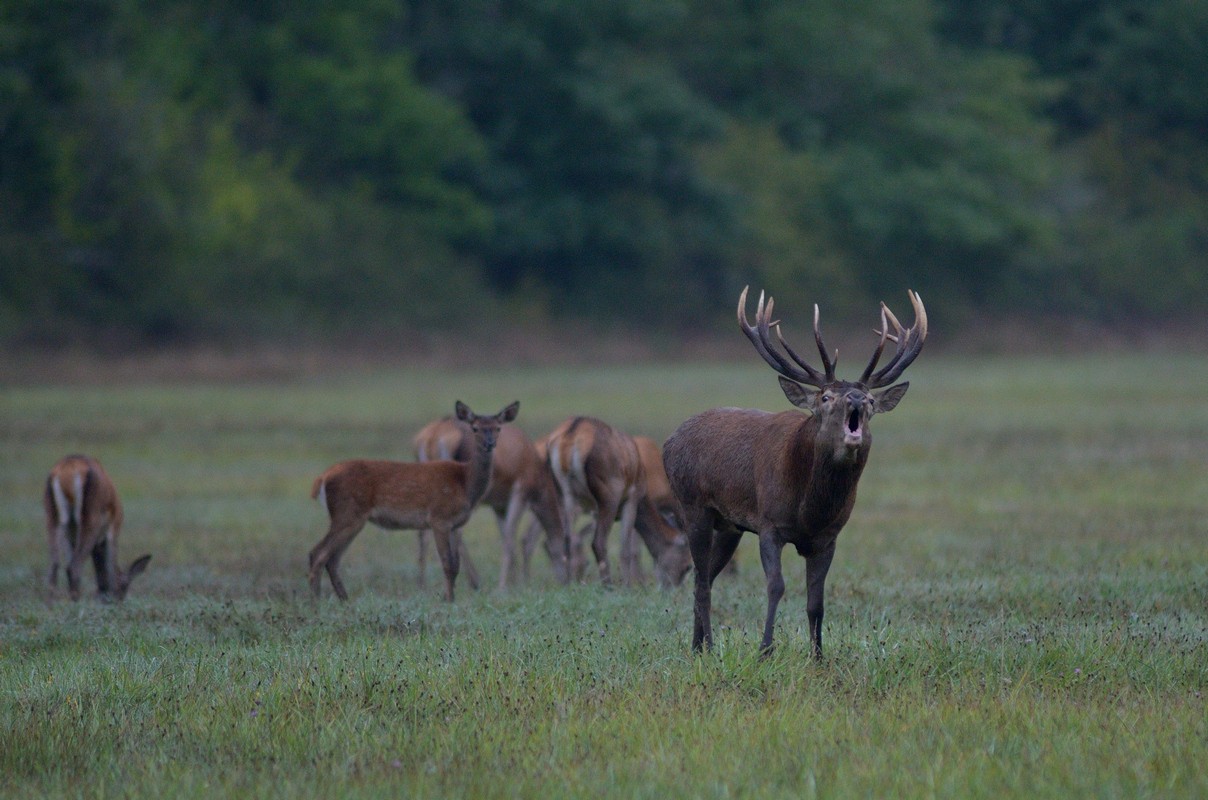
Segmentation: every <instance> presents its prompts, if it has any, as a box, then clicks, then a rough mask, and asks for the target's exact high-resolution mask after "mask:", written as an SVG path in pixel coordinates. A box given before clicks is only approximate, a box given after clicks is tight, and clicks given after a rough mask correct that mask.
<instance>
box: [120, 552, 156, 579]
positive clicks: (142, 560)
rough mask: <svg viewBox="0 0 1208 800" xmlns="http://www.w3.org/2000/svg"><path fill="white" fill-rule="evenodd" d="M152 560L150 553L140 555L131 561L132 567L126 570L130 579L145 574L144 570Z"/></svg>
mask: <svg viewBox="0 0 1208 800" xmlns="http://www.w3.org/2000/svg"><path fill="white" fill-rule="evenodd" d="M150 561H151V554H150V553H148V554H147V555H145V556H139V557H138V558H136V559H134V561H132V562H131V563H130V568H129V569H127V570H126V575H127V576H128V577H129V578H130V580H134V578H135V577H137V576H139V575H142V574H143V570H145V569H146V568H147V564H148V562H150Z"/></svg>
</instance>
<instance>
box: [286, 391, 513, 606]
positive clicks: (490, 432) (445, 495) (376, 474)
mask: <svg viewBox="0 0 1208 800" xmlns="http://www.w3.org/2000/svg"><path fill="white" fill-rule="evenodd" d="M454 410H455V413H456V417H457V419H459V420H461V421H462V422H465V423H466V424H468V425H469V426H470V431H471V433H472V434H473V437H474V457H473V458H472V459H470V460H469V461H468V462H465V463H462V462H458V461H429V462H427V463H425V464H417V463H405V462H400V461H366V460H355V461H343V462H340V463H339V464H336V465H334V466H332V467H330V468H328V469H327V471H326V472H324V473H323V474H322V475H320V476H319V477H318V478H316V479H315V483H314V487H313V488H312V489H311V497H313V498H316V499H317V500H318V501H319V502H320V504H322V506H323V508H324V509H325V510H326V511H327V514H328V516H329V517H330V518H331V527H330V528H329V530H328V532H327V535H326V536H324V537H323V539H322V540H321V541H320V542H319V543H318V544H317V545H315V547H314V549H312V550H311V551H310V588H311V591H313V592H314V593H315V595H316V596H318V594H319V585H320V579H321V578H322V574H323V569H324V568H326V569H327V575H328V577H329V578H330V579H331V588H332V589H333V590H335V593H336V596H338V597H339V598H340V599H341V600H347V599H348V592H347V591H345V589H344V583H343V581H341V580H340V574H339V568H340V559H341V558H342V557H343V555H344V551H345V550H347V549H348V545H349V544H350V543H351V542H352V540H353V539H354V538H355V537H356V535H357V534H358V533H360V532H361V529H362V528H363V527H365V523H366V522H372V523H373V524H374V525H377V526H378V527H379V528H384V529H387V530H421V529H424V528H428V529H431V530H432V533H433V535H434V536H435V538H436V550H437V552H438V553H439V554H440V561H441V566H442V567H443V568H444V572H445V599H446V600H449V601H452V600H453V584H454V583H455V582H456V580H457V573H458V570H459V569H460V566H461V565H460V558H459V557H458V554H459V551H460V547H459V541H460V539H461V527H462V525H464V524H465V523H466V520H468V519H469V518H470V514H471V512H473V510H474V506H476V505H477V504H478V501H479V500H480V499H481V498H482V496H483V494H484V493H485V492H486V490H487V483H488V482H489V480H490V477H491V451H493V450H494V449H495V441H496V439H497V437H498V436H499V429H500V426H502V425H503V424H504V423H506V422H511V421H512V420H514V419H515V418H516V413H517V412H518V411H519V410H520V403H518V402H517V403H512V404H511V405H509V406H508V407H507V408H505V409H503V410H502V411H500V412H499V413H498V414H495V415H493V416H489V417H488V416H479V415H477V414H475V413H474V412H473V411H471V410H470V409H469V408H468V407H467V406H466V405H465V404H464V403H462V402H461V401H460V400H458V401H457V404H456V405H455V406H454Z"/></svg>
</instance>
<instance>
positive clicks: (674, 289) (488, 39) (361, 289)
mask: <svg viewBox="0 0 1208 800" xmlns="http://www.w3.org/2000/svg"><path fill="white" fill-rule="evenodd" d="M1206 74H1208V4H1204V3H1201V2H1197V1H1196V0H1145V1H1144V2H1139V1H1133V2H1126V1H1125V0H1045V1H1044V2H1041V1H1040V0H855V1H854V2H853V0H763V1H762V2H751V1H750V0H581V1H580V2H559V1H558V0H412V1H411V2H397V1H395V0H355V1H354V0H322V2H319V1H318V0H294V1H293V2H288V3H287V2H283V1H282V0H263V2H258V3H245V2H238V1H237V0H193V1H192V2H187V1H185V0H0V337H3V338H5V339H7V340H10V341H13V340H27V341H34V342H37V341H56V340H58V339H61V338H62V337H65V336H76V335H87V334H93V333H98V332H101V333H110V332H120V333H122V334H123V335H128V336H132V337H137V338H146V339H164V338H168V339H171V338H179V337H196V336H200V337H205V336H210V335H223V334H225V333H230V332H231V331H251V332H253V333H257V334H262V335H266V336H282V335H290V334H292V333H294V332H296V331H299V330H304V331H311V332H316V331H317V332H324V331H336V330H345V329H354V328H356V327H357V326H360V325H363V324H365V323H366V321H372V322H373V323H374V324H383V323H384V324H391V325H393V324H399V323H402V324H410V325H415V326H433V325H437V326H441V325H452V324H461V323H465V322H473V321H482V320H493V321H498V322H504V321H507V320H509V319H520V318H532V317H537V318H546V319H554V320H557V319H562V318H567V317H575V318H586V319H589V320H590V319H595V320H599V321H601V322H603V321H621V322H633V323H637V322H641V323H642V324H644V325H650V324H654V325H656V326H659V327H662V328H664V329H671V330H678V329H687V328H691V327H692V326H694V325H698V324H700V321H701V319H702V318H708V319H713V318H715V315H716V314H717V313H718V309H721V308H728V307H729V306H731V305H732V304H733V302H734V300H733V298H734V297H735V296H736V294H737V290H738V289H739V288H741V286H742V285H743V284H745V283H747V282H750V283H754V284H756V285H760V286H768V287H771V288H773V289H774V290H775V291H776V293H777V296H778V297H779V298H781V299H782V300H784V301H786V302H785V303H784V304H785V306H786V307H805V306H807V305H808V303H811V302H813V301H814V300H816V299H818V298H819V297H820V296H824V297H825V302H826V303H827V304H828V313H830V311H831V310H833V312H834V313H835V314H837V315H845V314H849V313H862V314H864V315H867V313H869V312H868V307H869V306H870V305H871V304H872V303H873V302H874V301H875V300H877V299H880V298H882V297H884V298H886V299H890V300H893V299H895V298H897V297H898V295H899V294H901V292H902V291H903V289H904V288H905V287H906V286H910V287H913V288H915V289H918V290H919V291H920V292H922V293H923V294H924V296H927V297H929V298H930V297H939V298H942V301H943V303H944V304H945V305H946V307H947V308H948V310H949V313H950V314H954V315H956V316H959V315H960V314H962V313H965V314H970V315H972V314H974V313H981V312H989V313H992V314H995V315H999V314H1002V313H1005V312H1010V313H1024V314H1063V315H1064V314H1074V315H1078V316H1089V317H1097V318H1100V319H1115V318H1120V317H1128V318H1138V317H1139V318H1153V319H1160V318H1162V317H1166V316H1169V315H1189V314H1196V313H1202V312H1203V311H1204V310H1205V306H1206V305H1208V302H1206V298H1208V270H1205V269H1204V264H1205V256H1206V254H1208V82H1206V81H1204V80H1203V78H1202V76H1203V75H1206Z"/></svg>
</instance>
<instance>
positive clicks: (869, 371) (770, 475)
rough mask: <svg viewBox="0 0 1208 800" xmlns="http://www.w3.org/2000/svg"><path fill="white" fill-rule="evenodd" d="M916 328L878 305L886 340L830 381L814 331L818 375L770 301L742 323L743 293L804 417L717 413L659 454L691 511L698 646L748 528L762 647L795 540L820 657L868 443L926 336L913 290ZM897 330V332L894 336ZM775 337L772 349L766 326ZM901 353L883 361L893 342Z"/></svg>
mask: <svg viewBox="0 0 1208 800" xmlns="http://www.w3.org/2000/svg"><path fill="white" fill-rule="evenodd" d="M909 296H910V303H911V305H912V306H913V307H914V314H915V322H914V324H913V325H912V326H911V327H910V328H909V329H903V327H902V325H901V324H900V323H899V322H898V320H897V318H896V317H894V315H893V312H891V311H890V310H889V308H888V307H887V306H886V305H885V304H884V303H882V304H881V329H880V331H879V332H878V335H879V336H880V342H879V343H878V345H877V347H876V350H875V351H874V352H873V354H872V358H870V359H869V361H868V366H867V367H865V369H864V372H863V373H862V374H861V375H860V377H859V379H858V380H856V381H841V380H839V379H837V378H836V377H835V364H836V362H837V360H838V354H837V353H836V355H835V358H834V359H832V358H831V356H830V355H829V353H828V352H827V349H826V345H825V344H824V343H823V341H822V334H821V332H820V331H819V329H818V316H819V314H818V307H817V306H816V305H815V306H814V341H815V343H816V344H817V347H818V353H819V355H820V356H821V359H822V370H818V369H816V368H815V367H813V366H811V365H810V364H809V363H808V362H807V361H806V360H805V359H803V358H802V357H801V356H799V355H797V353H796V352H795V351H794V350H793V349H792V348H791V347H790V346H789V345H788V343H787V342H786V341H785V340H784V337H783V335H782V334H781V330H780V324H779V323H778V322H772V307H773V301H772V299H771V298H770V297H769V298H768V300H767V303H766V304H765V303H764V299H763V294H762V293H761V294H760V297H759V304H758V307H757V309H756V312H755V324H754V325H751V323H750V322H749V321H748V320H747V313H746V308H747V290H746V289H745V288H744V289H743V291H742V294H741V295H740V296H739V298H738V324H739V326H740V327H741V328H742V331H743V333H744V334H746V337H747V338H748V339H750V341H751V344H752V345H754V346H755V351H756V352H757V353H759V355H760V356H761V357H762V358H763V360H764V361H766V362H767V363H768V365H769V366H770V367H771V368H772V369H773V370H774V371H776V372H777V373H778V374H779V375H780V386H781V388H782V389H783V390H784V393H785V396H786V397H788V399H789V402H791V403H792V404H793V405H795V406H798V407H799V408H802V409H804V410H806V411H807V412H808V414H800V413H798V412H795V411H783V412H780V413H770V412H766V411H757V410H753V409H737V408H715V409H712V410H710V411H705V412H703V413H701V414H698V415H697V416H695V417H692V418H691V419H689V420H687V421H685V422H684V423H683V424H682V425H680V427H679V428H678V429H677V430H676V431H675V433H673V434H672V435H671V437H670V438H668V439H667V441H666V443H665V444H664V446H663V458H664V460H665V461H666V464H667V475H668V478H669V479H670V481H671V487H672V490H673V491H674V492H675V495H676V497H677V498H678V499H679V502H680V506H681V509H682V512H683V514H684V525H685V530H686V532H687V535H688V546H689V548H690V550H691V552H692V560H693V563H694V564H695V566H696V586H695V594H694V599H693V629H692V648H693V650H696V651H699V650H701V649H702V648H711V647H712V645H713V629H712V625H711V622H710V610H711V603H712V597H711V594H712V587H713V581H714V579H715V578H716V577H717V575H718V573H719V572H721V570H722V569H723V568H724V567H725V566H726V563H727V562H729V560H730V558H731V556H732V555H733V554H734V549H735V548H736V547H737V546H738V542H739V539H740V538H741V537H742V534H743V533H744V532H750V533H754V534H756V535H757V536H758V537H759V557H760V561H761V562H762V564H763V571H764V575H765V576H766V578H767V595H768V609H767V617H766V620H765V622H764V629H763V642H762V645H761V651H762V652H763V653H765V654H766V653H769V652H770V651H771V649H772V630H773V626H774V623H775V619H776V607H777V605H779V603H780V598H781V597H782V596H783V594H784V577H783V574H782V572H781V552H782V550H783V549H784V546H785V545H788V544H791V545H793V546H794V547H795V548H796V549H797V552H798V554H800V555H801V556H802V557H803V558H805V560H806V591H807V603H806V615H807V617H808V620H809V629H810V638H811V641H812V644H813V653H814V656H815V657H816V658H821V657H822V615H823V594H824V592H823V587H824V585H825V583H826V573H827V571H828V570H829V569H830V565H831V559H832V558H833V557H834V555H835V540H836V539H837V537H838V536H839V531H840V530H842V528H843V525H844V524H845V523H846V522H847V520H848V517H850V516H851V512H852V508H853V506H854V505H855V502H856V485H857V484H858V483H859V480H860V475H861V473H862V472H863V470H864V465H865V463H866V462H867V461H868V453H869V450H870V448H871V447H872V436H871V434H870V433H869V429H868V426H869V422H870V420H871V418H872V416H873V414H878V413H884V412H888V411H892V410H893V409H894V407H895V406H897V404H898V402H899V401H901V399H902V396H903V395H905V394H906V389H907V387H908V386H909V383H905V382H903V383H899V384H896V385H891V384H893V382H894V381H895V380H897V379H898V377H899V376H901V374H902V372H903V371H904V370H905V369H906V368H907V367H908V366H910V364H911V362H913V361H914V359H915V358H916V357H917V356H918V354H919V352H920V351H921V350H922V348H923V342H924V341H925V340H926V338H927V311H926V309H925V308H924V307H923V301H922V299H921V298H920V297H919V296H918V295H917V294H915V293H914V292H910V293H909ZM891 326H892V328H893V332H892V333H891V332H890V327H891ZM773 327H775V329H776V341H775V342H774V341H772V338H771V329H772V328H773ZM890 340H892V341H894V342H895V343H896V344H897V348H896V351H895V352H894V355H893V356H892V357H891V358H890V359H889V361H888V362H887V363H886V364H885V365H884V366H883V367H881V368H880V369H877V365H878V363H879V362H880V360H881V355H882V352H883V351H884V349H885V344H886V342H887V341H890Z"/></svg>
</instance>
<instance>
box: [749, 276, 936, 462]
mask: <svg viewBox="0 0 1208 800" xmlns="http://www.w3.org/2000/svg"><path fill="white" fill-rule="evenodd" d="M909 295H910V304H911V305H912V306H914V316H915V321H914V324H913V325H911V326H910V328H908V329H905V328H903V327H902V325H901V323H899V322H898V320H897V317H895V316H894V315H893V312H892V311H890V310H889V307H888V306H886V305H885V304H884V303H881V329H880V330H879V331H877V335H878V336H879V337H880V341H879V343H878V344H877V347H876V350H875V351H873V354H872V358H870V359H869V361H868V366H867V367H865V369H864V373H863V374H862V375H861V376H860V378H859V379H858V380H856V381H843V380H839V379H838V378H836V377H835V366H836V365H837V364H838V361H839V356H838V352H836V353H835V355H834V356H833V357H832V356H831V355H830V353H829V352H828V351H827V349H826V345H825V344H823V341H822V333H821V332H820V331H819V329H818V316H819V314H818V306H817V305H815V306H814V342H815V343H816V344H817V346H818V354H819V355H820V356H821V358H822V369H821V370H818V369H816V368H815V367H813V366H811V365H810V364H809V363H808V362H807V361H806V360H805V359H804V358H802V357H801V356H799V355H797V353H796V352H795V351H794V350H793V348H792V347H790V346H789V344H788V342H786V341H785V340H784V336H783V335H782V334H781V331H780V323H779V322H778V321H775V322H774V321H772V307H773V305H774V301H773V300H772V298H771V297H769V298H767V302H766V303H765V302H764V295H763V293H762V292H760V294H759V305H758V307H757V308H756V310H755V324H754V325H751V323H750V322H748V321H747V289H746V288H744V289H743V290H742V294H741V295H740V296H739V298H738V324H739V326H740V327H741V328H742V331H743V333H745V334H746V336H747V338H748V339H750V340H751V344H753V345H754V346H755V350H756V351H757V352H758V353H759V355H760V356H762V357H763V360H764V361H766V362H767V363H768V365H769V366H771V367H772V369H774V370H775V371H776V372H777V373H778V374H779V375H780V387H781V388H782V389H783V390H784V394H785V396H786V397H788V399H789V402H791V403H792V404H793V405H795V406H797V407H799V408H803V409H806V410H807V411H809V412H810V413H811V414H813V415H814V416H815V417H817V419H818V438H817V442H818V444H820V445H828V446H829V447H830V448H831V452H832V454H833V457H834V458H835V459H836V460H840V461H851V460H855V459H856V457H857V455H858V454H859V453H860V451H861V450H864V451H866V450H867V449H868V447H869V446H870V445H871V441H872V440H871V438H870V437H869V434H868V423H869V421H870V420H871V419H872V415H873V414H877V413H882V412H886V411H892V410H893V409H894V407H895V406H897V404H898V401H900V400H901V399H902V397H903V395H905V394H906V389H907V388H908V387H909V386H910V384H909V383H908V382H902V383H899V384H893V382H894V381H895V380H897V379H898V377H899V376H901V374H902V372H903V371H904V370H905V369H906V367H908V366H910V363H911V362H912V361H914V359H915V358H916V357H917V356H918V354H919V352H920V351H921V350H922V349H923V342H924V340H925V339H926V338H927V310H926V309H925V308H924V307H923V301H922V298H920V297H919V296H918V294H916V293H915V292H909ZM772 328H775V329H776V340H777V341H776V342H775V343H773V342H772V340H771V329H772ZM890 328H892V329H893V330H892V332H891V331H890ZM890 340H892V341H893V342H895V343H896V344H897V350H896V352H895V353H894V355H893V357H892V358H890V360H889V361H888V363H886V364H885V366H883V367H881V368H880V369H877V364H878V363H879V362H880V360H881V354H882V352H883V351H884V350H885V343H886V342H887V341H890ZM891 384H893V385H891Z"/></svg>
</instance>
